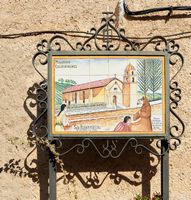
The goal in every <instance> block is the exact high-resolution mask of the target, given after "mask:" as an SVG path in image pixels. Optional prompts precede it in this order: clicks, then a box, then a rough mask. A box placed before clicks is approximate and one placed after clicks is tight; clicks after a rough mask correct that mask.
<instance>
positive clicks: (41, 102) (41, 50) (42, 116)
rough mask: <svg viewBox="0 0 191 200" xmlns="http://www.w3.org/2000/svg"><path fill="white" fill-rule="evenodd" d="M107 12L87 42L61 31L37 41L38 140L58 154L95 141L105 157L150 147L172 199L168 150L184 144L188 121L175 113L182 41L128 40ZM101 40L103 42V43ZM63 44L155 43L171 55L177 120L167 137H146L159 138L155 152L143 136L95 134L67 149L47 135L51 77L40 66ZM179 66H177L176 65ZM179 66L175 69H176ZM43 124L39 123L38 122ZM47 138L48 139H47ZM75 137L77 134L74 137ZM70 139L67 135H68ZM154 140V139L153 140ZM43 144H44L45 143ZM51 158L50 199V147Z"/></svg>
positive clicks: (130, 48) (138, 46)
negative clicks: (104, 135) (159, 158)
mask: <svg viewBox="0 0 191 200" xmlns="http://www.w3.org/2000/svg"><path fill="white" fill-rule="evenodd" d="M103 14H105V15H106V17H104V18H103V19H102V24H101V26H100V28H98V29H95V28H92V29H91V31H90V33H92V34H91V36H89V37H88V38H87V39H85V41H84V42H78V43H76V46H75V47H74V46H73V45H72V44H71V43H70V41H69V40H68V39H67V37H66V36H64V35H61V34H58V35H54V36H53V37H52V38H50V40H46V39H43V40H42V41H41V42H40V43H39V44H37V53H36V54H35V55H34V56H33V60H32V64H33V67H34V69H35V70H36V71H37V73H38V74H39V75H40V76H41V77H42V79H43V81H42V82H41V83H40V87H39V88H38V89H37V94H38V95H37V104H38V108H39V110H40V112H39V115H38V117H37V119H36V120H35V122H34V124H33V134H34V136H35V137H36V138H37V139H38V140H37V141H40V142H39V144H40V145H41V146H42V148H44V147H45V146H48V147H50V145H54V147H55V149H54V150H58V151H59V152H60V154H59V156H62V155H65V154H68V153H70V152H71V151H76V152H77V153H78V154H83V153H84V152H85V150H86V149H87V148H88V147H89V146H90V145H92V146H93V147H94V149H95V150H96V151H97V153H98V154H99V155H100V156H101V157H102V158H109V157H111V158H118V157H119V156H120V155H121V154H122V153H123V151H124V149H126V147H127V146H130V147H131V149H132V148H133V149H134V151H135V153H137V154H141V153H142V152H143V151H144V150H145V151H148V152H149V153H151V154H154V155H155V156H159V157H161V194H162V196H163V199H164V200H167V199H169V161H168V160H169V151H170V150H176V149H177V147H178V146H179V145H180V144H181V140H180V137H181V136H182V134H183V133H184V129H185V125H184V122H183V121H182V120H181V118H180V116H178V114H177V113H176V111H175V110H176V109H177V108H178V104H179V102H180V101H181V89H180V88H179V85H178V82H177V81H175V77H176V76H177V74H178V73H179V72H180V70H181V69H182V67H183V64H184V59H183V56H182V55H181V53H180V52H179V45H178V44H176V43H175V41H167V40H166V39H165V38H164V37H162V36H155V37H153V38H151V39H150V40H148V41H147V42H146V43H136V42H134V41H131V40H129V39H128V38H127V37H126V36H125V31H124V30H123V29H117V28H115V26H114V19H113V13H111V12H104V13H103ZM100 42H102V44H100ZM64 45H67V47H70V49H71V53H72V52H74V53H75V52H78V51H81V52H84V51H85V52H87V53H88V52H92V51H93V50H97V51H100V52H108V51H112V52H118V50H120V49H123V51H126V52H129V53H131V52H135V51H136V52H140V55H141V53H142V54H145V51H146V49H147V48H148V47H149V46H150V48H151V46H153V48H154V50H155V52H156V53H157V52H159V54H160V52H162V53H163V54H166V55H168V61H169V66H170V70H172V71H173V73H174V75H173V76H172V77H171V79H170V82H169V88H170V94H169V99H170V103H169V111H170V115H171V116H172V117H174V118H175V119H176V121H177V123H178V124H177V123H175V124H174V125H171V126H170V127H169V134H166V135H165V136H164V137H155V138H152V137H151V138H147V139H156V149H158V150H157V151H156V152H155V151H153V150H152V149H150V148H149V147H148V146H145V145H144V144H143V143H142V142H141V138H140V137H127V138H124V137H121V138H112V137H111V138H104V137H100V138H92V137H83V138H76V141H77V143H76V144H75V145H74V146H72V147H70V148H69V149H66V150H64V147H63V146H62V140H64V138H60V137H48V129H47V111H48V103H47V100H48V90H47V86H48V80H47V78H46V77H45V76H44V75H43V73H42V72H41V70H40V68H39V65H40V66H47V65H48V56H49V54H50V53H51V52H52V51H56V52H60V51H63V50H65V48H63V46H64ZM177 67H178V69H177ZM175 68H176V69H175ZM39 124H40V125H39ZM47 138H48V139H47ZM72 139H74V138H72ZM67 140H68V139H67ZM100 140H101V142H102V146H101V148H100V145H99V146H97V141H100ZM121 141H123V146H122V148H120V149H119V148H118V144H119V142H121ZM153 141H154V140H153ZM43 144H44V145H43ZM49 151H50V158H49V171H50V174H49V181H50V183H49V185H50V200H55V199H56V161H55V157H54V153H55V152H53V151H52V150H51V148H50V149H49Z"/></svg>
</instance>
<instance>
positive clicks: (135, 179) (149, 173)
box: [0, 84, 160, 200]
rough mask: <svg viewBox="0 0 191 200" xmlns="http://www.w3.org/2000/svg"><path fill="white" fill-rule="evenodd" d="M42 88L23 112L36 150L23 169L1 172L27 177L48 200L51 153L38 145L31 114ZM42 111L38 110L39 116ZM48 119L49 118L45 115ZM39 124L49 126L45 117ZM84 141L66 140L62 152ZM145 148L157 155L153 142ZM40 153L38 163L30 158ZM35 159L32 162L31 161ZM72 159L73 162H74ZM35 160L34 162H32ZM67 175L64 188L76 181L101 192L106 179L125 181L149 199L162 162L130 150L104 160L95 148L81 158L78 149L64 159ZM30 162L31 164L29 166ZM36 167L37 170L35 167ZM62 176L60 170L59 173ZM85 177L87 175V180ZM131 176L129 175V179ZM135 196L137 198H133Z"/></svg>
mask: <svg viewBox="0 0 191 200" xmlns="http://www.w3.org/2000/svg"><path fill="white" fill-rule="evenodd" d="M38 88H39V84H34V85H33V86H32V87H31V88H29V90H28V92H27V95H28V96H27V98H26V100H25V102H24V105H23V107H24V109H25V111H26V112H27V113H28V115H29V117H30V118H31V119H32V122H31V124H30V126H29V129H28V131H27V137H28V141H29V144H30V145H31V147H33V150H32V151H31V152H30V153H29V154H28V155H27V156H26V158H25V161H24V166H22V164H21V160H15V159H10V160H9V162H8V163H6V164H4V166H3V167H2V168H0V172H1V173H3V172H5V173H10V174H13V175H14V176H19V177H21V178H22V177H28V178H31V179H32V181H33V182H35V183H38V184H39V190H40V198H39V199H40V200H46V199H48V176H49V174H48V161H49V160H48V155H49V154H48V150H47V149H43V148H42V147H41V146H39V145H37V146H36V143H35V136H34V135H33V133H32V128H33V124H34V122H35V121H36V119H37V117H36V116H35V115H34V114H33V113H32V110H34V109H35V108H37V103H36V90H37V89H38ZM40 112H41V109H38V110H37V115H39V114H40ZM45 116H46V115H45ZM38 123H39V124H42V123H44V124H46V117H44V118H43V121H42V120H39V121H38ZM81 142H82V140H79V139H78V140H75V139H72V140H65V141H63V147H64V149H62V151H64V150H67V149H70V148H71V147H72V146H74V145H75V144H79V143H81ZM124 143H125V140H124V141H118V143H117V144H118V145H119V146H118V148H119V149H120V150H121V149H122V148H123V146H124ZM141 143H142V144H144V145H145V146H147V147H149V148H150V149H151V150H152V151H154V152H155V149H153V147H152V146H151V143H152V141H151V140H149V141H144V140H142V141H141ZM96 145H97V147H98V148H103V143H102V142H101V140H100V141H98V142H97V143H96ZM35 152H37V157H35V159H34V158H33V157H32V156H31V155H32V153H33V155H34V153H35ZM30 157H32V158H30ZM71 158H72V159H71ZM31 159H32V161H31ZM62 159H63V161H64V166H65V170H66V173H65V174H64V175H63V176H61V177H60V178H59V179H57V182H58V181H63V187H64V185H66V184H70V183H72V181H73V179H74V178H75V179H76V178H77V179H78V180H79V181H80V182H81V184H82V185H83V186H84V187H85V188H90V187H93V188H94V189H98V188H100V187H101V186H102V185H103V184H104V181H105V180H106V179H110V180H111V182H112V183H113V184H115V185H116V187H117V185H119V184H120V183H121V182H122V181H124V182H127V183H128V184H129V185H133V186H135V187H136V186H140V185H141V186H142V195H143V196H150V181H151V179H152V177H153V176H155V174H156V172H157V166H158V164H159V161H160V160H159V158H158V157H156V156H153V155H152V156H151V154H149V153H148V152H146V151H145V152H144V151H143V153H142V154H141V155H139V154H136V153H135V151H134V149H133V148H132V147H131V148H130V147H127V148H126V149H125V150H124V152H123V153H122V155H121V156H120V157H119V158H116V159H113V158H107V159H103V158H101V157H100V155H99V154H98V153H97V151H96V150H95V148H94V147H93V146H92V145H89V147H88V148H87V149H86V150H85V152H84V154H78V153H77V152H76V149H74V150H72V151H71V152H70V153H68V154H66V155H64V156H62ZM29 160H30V162H29ZM34 164H35V167H34ZM57 171H58V172H60V170H59V169H58V170H57ZM84 173H85V174H86V175H85V176H84ZM127 174H129V175H127ZM133 195H136V194H133Z"/></svg>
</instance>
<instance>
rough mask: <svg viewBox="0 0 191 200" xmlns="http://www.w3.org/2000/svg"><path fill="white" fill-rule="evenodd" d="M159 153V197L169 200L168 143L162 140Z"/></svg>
mask: <svg viewBox="0 0 191 200" xmlns="http://www.w3.org/2000/svg"><path fill="white" fill-rule="evenodd" d="M161 142H162V147H161V153H162V154H163V153H164V152H166V153H164V155H163V156H162V157H161V195H162V197H163V200H169V151H168V150H167V149H168V141H167V140H162V141H161Z"/></svg>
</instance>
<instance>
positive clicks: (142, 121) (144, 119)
mask: <svg viewBox="0 0 191 200" xmlns="http://www.w3.org/2000/svg"><path fill="white" fill-rule="evenodd" d="M135 120H136V121H135ZM131 131H138V132H141V131H143V132H152V123H151V105H150V103H149V101H148V99H147V98H146V97H143V105H142V107H141V109H140V110H139V111H138V112H137V113H135V114H134V115H133V122H131Z"/></svg>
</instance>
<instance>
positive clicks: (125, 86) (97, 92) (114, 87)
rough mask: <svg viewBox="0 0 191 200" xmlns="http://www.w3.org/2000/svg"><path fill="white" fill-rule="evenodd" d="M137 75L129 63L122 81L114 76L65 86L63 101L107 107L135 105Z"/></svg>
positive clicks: (69, 103)
mask: <svg viewBox="0 0 191 200" xmlns="http://www.w3.org/2000/svg"><path fill="white" fill-rule="evenodd" d="M137 99H138V98H137V75H136V70H135V67H134V66H133V65H131V64H129V65H128V66H127V67H126V68H125V71H124V75H123V81H121V80H119V79H118V78H116V77H112V78H106V79H102V80H96V81H92V82H87V83H82V84H77V85H74V86H70V87H68V88H66V89H65V90H64V92H63V95H62V100H63V103H65V104H68V105H72V104H90V105H91V103H92V104H93V103H104V104H106V107H107V108H112V107H117V108H125V107H136V106H137Z"/></svg>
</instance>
